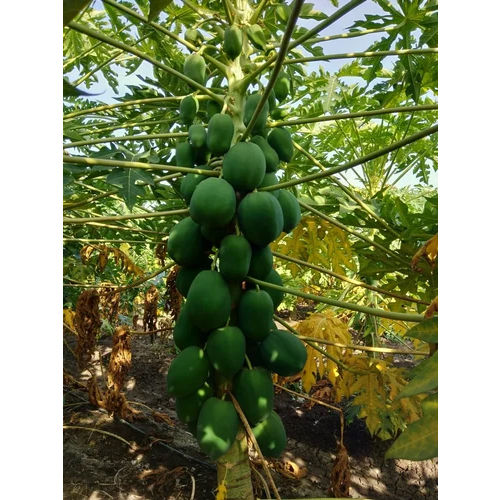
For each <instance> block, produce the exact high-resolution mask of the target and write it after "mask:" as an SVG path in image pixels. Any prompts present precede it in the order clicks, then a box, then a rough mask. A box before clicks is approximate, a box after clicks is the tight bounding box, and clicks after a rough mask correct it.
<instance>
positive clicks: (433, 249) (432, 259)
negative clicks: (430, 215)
mask: <svg viewBox="0 0 500 500" xmlns="http://www.w3.org/2000/svg"><path fill="white" fill-rule="evenodd" d="M437 256H438V235H437V234H435V235H434V236H433V237H432V238H431V239H430V240H427V241H426V242H425V243H424V244H423V245H422V246H421V247H420V248H419V249H418V251H417V253H416V254H415V255H414V256H413V258H412V259H411V268H412V269H413V270H415V271H420V269H419V268H418V267H417V264H418V262H419V260H420V259H422V258H424V259H425V260H426V261H427V262H428V263H429V265H430V266H431V268H434V266H435V265H436V260H437Z"/></svg>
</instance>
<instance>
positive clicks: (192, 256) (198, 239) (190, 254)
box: [167, 217, 207, 267]
mask: <svg viewBox="0 0 500 500" xmlns="http://www.w3.org/2000/svg"><path fill="white" fill-rule="evenodd" d="M206 249H207V241H206V240H205V238H203V236H202V234H201V228H200V226H199V224H196V222H194V220H193V219H191V217H186V218H185V219H182V220H181V221H180V222H178V223H177V224H176V225H175V226H174V227H173V229H172V231H170V234H169V237H168V241H167V252H168V255H169V256H170V258H171V259H172V260H173V261H174V262H176V263H177V264H179V265H180V266H185V267H197V266H199V265H200V264H201V263H204V262H205V261H206V254H205V251H206Z"/></svg>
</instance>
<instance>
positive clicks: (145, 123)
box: [80, 120, 188, 139]
mask: <svg viewBox="0 0 500 500" xmlns="http://www.w3.org/2000/svg"><path fill="white" fill-rule="evenodd" d="M161 124H169V125H171V124H172V120H150V121H147V120H144V121H142V122H131V123H127V122H125V123H118V124H114V125H110V126H109V127H103V128H95V127H96V125H95V124H93V123H91V124H88V125H84V126H80V128H88V129H93V130H90V131H89V132H85V135H88V134H100V133H102V132H108V131H110V130H120V129H125V128H133V127H152V126H153V125H161ZM172 133H175V132H172ZM179 133H182V132H179ZM187 135H188V134H187V133H186V134H185V136H184V137H187ZM179 137H181V136H179ZM113 139H114V138H113Z"/></svg>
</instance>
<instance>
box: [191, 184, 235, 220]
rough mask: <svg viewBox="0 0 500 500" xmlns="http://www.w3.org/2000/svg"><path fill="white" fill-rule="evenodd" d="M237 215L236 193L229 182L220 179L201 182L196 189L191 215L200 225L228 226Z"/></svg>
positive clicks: (192, 198) (192, 197)
mask: <svg viewBox="0 0 500 500" xmlns="http://www.w3.org/2000/svg"><path fill="white" fill-rule="evenodd" d="M235 213H236V193H235V192H234V189H233V188H232V187H231V184H229V182H227V181H225V180H224V179H219V178H218V177H210V178H208V179H205V180H203V181H201V182H200V183H199V184H198V185H197V186H196V188H195V190H194V193H193V196H191V202H190V203H189V214H190V215H191V218H192V219H193V220H194V221H195V222H197V223H198V224H203V225H206V226H210V227H223V226H226V225H227V224H228V223H229V222H230V221H231V220H232V218H233V217H234V215H235Z"/></svg>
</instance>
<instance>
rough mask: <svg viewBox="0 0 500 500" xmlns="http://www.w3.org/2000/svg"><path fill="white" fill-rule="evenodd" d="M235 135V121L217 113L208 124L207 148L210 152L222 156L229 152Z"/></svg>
mask: <svg viewBox="0 0 500 500" xmlns="http://www.w3.org/2000/svg"><path fill="white" fill-rule="evenodd" d="M233 135H234V124H233V120H232V118H231V117H230V116H229V115H225V114H224V115H223V114H221V113H215V114H214V115H213V116H212V118H210V120H209V122H208V128H207V146H208V149H209V150H210V152H211V153H212V154H214V155H217V156H220V155H223V154H224V153H227V151H229V148H230V147H231V141H232V140H233Z"/></svg>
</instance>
